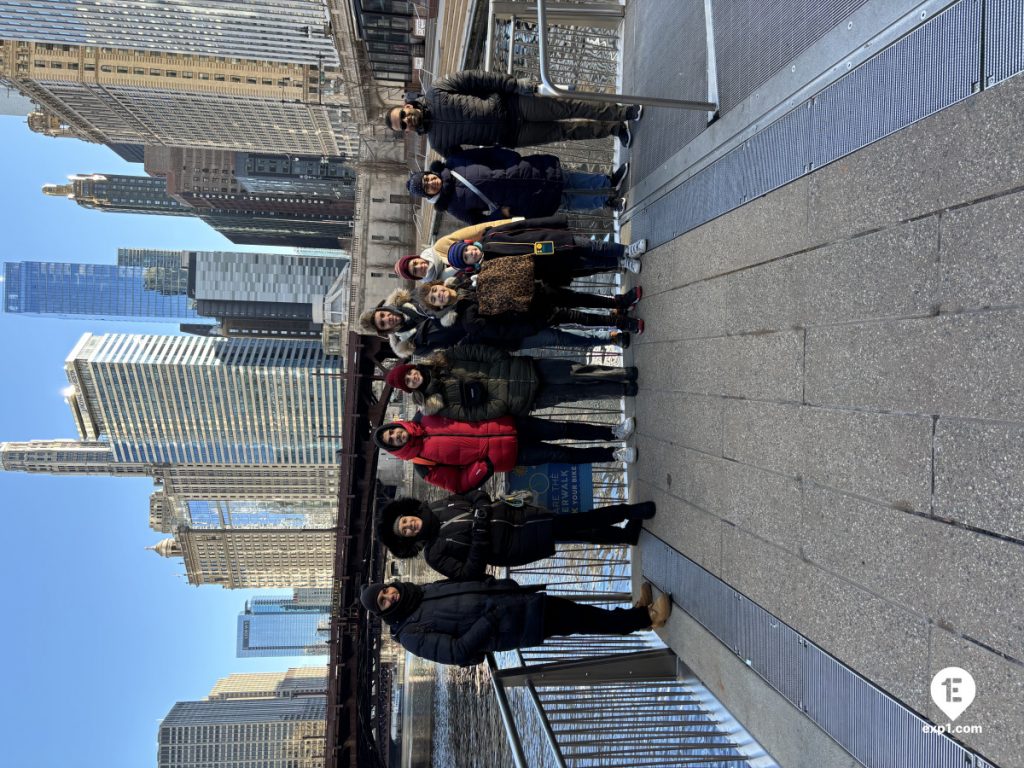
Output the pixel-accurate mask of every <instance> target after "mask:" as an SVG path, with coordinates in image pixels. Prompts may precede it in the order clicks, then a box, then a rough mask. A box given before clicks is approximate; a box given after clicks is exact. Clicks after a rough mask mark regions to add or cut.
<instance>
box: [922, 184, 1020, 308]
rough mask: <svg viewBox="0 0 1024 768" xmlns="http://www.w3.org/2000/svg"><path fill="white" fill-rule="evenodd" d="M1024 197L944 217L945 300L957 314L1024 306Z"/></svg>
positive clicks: (942, 267)
mask: <svg viewBox="0 0 1024 768" xmlns="http://www.w3.org/2000/svg"><path fill="white" fill-rule="evenodd" d="M1021 253H1024V192H1017V193H1015V194H1008V195H1005V196H1003V197H999V198H996V199H995V200H988V201H985V202H980V203H977V204H976V205H970V206H967V207H965V208H959V209H956V210H952V211H947V212H945V213H944V214H943V215H942V250H941V254H940V259H941V265H940V271H941V283H942V287H941V299H942V306H943V309H944V310H946V311H957V310H962V309H976V308H979V307H992V306H1007V305H1011V304H1021V303H1022V302H1024V259H1022V258H1021Z"/></svg>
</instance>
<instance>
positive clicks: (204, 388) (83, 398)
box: [64, 333, 344, 466]
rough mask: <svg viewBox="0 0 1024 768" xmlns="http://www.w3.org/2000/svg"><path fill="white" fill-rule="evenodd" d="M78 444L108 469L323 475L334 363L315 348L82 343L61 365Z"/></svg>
mask: <svg viewBox="0 0 1024 768" xmlns="http://www.w3.org/2000/svg"><path fill="white" fill-rule="evenodd" d="M64 368H65V373H66V374H67V376H68V382H69V383H70V384H71V387H72V394H71V396H69V398H68V403H69V406H70V407H71V410H72V415H73V416H74V418H75V420H76V426H77V427H78V431H79V434H80V436H81V437H82V439H86V440H103V441H105V442H107V443H109V445H110V446H111V448H112V450H113V452H114V456H115V459H116V461H120V462H131V463H146V464H160V463H166V464H250V465H311V464H312V465H330V466H333V465H334V464H335V462H336V458H335V452H336V451H338V450H339V449H340V448H341V432H342V413H343V406H342V394H343V390H344V385H343V381H342V376H341V373H342V371H341V361H340V360H339V359H338V358H334V357H328V356H327V355H326V354H325V353H324V351H323V349H322V347H321V345H320V344H319V343H318V342H312V341H309V342H307V341H290V340H279V339H240V338H233V339H217V338H207V337H196V336H157V335H143V334H120V333H117V334H106V335H103V336H96V335H93V334H89V333H87V334H85V335H84V336H83V337H82V338H81V339H80V340H79V342H78V344H77V345H76V346H75V348H74V349H73V350H72V351H71V354H70V355H69V356H68V358H67V360H66V361H65V364H64Z"/></svg>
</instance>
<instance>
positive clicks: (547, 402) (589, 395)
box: [533, 357, 636, 408]
mask: <svg viewBox="0 0 1024 768" xmlns="http://www.w3.org/2000/svg"><path fill="white" fill-rule="evenodd" d="M533 368H534V370H535V371H536V372H537V378H538V379H539V383H540V386H539V387H538V389H537V396H536V397H535V398H534V400H533V407H534V408H550V407H551V406H553V405H558V404H559V403H571V402H573V401H576V400H598V399H601V398H604V397H622V396H623V394H624V393H625V387H624V384H625V383H626V382H629V381H635V380H636V377H635V376H633V374H632V373H631V372H630V371H628V370H627V369H625V368H617V367H615V366H611V365H586V364H584V363H577V362H575V361H574V360H562V359H561V358H556V357H538V358H535V359H534V361H533Z"/></svg>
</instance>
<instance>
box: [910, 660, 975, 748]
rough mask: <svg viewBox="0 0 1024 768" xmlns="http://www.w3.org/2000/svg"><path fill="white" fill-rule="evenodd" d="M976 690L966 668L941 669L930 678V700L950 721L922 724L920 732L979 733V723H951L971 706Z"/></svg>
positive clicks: (940, 733)
mask: <svg viewBox="0 0 1024 768" xmlns="http://www.w3.org/2000/svg"><path fill="white" fill-rule="evenodd" d="M977 692H978V688H977V686H976V685H975V684H974V678H973V677H972V676H971V673H970V672H968V671H967V670H966V669H961V668H960V667H946V668H945V669H943V670H941V671H940V672H939V673H938V674H937V675H935V677H933V678H932V686H931V693H932V701H934V702H935V704H936V706H938V708H939V709H941V710H942V712H943V714H944V715H945V716H946V717H948V718H949V720H950V722H948V723H946V724H945V725H931V724H927V725H924V726H922V727H921V732H922V733H936V734H939V735H942V734H947V733H952V734H974V733H981V732H982V728H981V726H980V725H953V721H954V720H956V719H957V718H958V717H960V715H962V714H963V713H964V712H965V711H966V710H967V708H968V707H969V706H971V703H972V702H973V701H974V696H975V694H976V693H977Z"/></svg>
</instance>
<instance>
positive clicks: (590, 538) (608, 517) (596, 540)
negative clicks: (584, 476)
mask: <svg viewBox="0 0 1024 768" xmlns="http://www.w3.org/2000/svg"><path fill="white" fill-rule="evenodd" d="M633 507H634V505H633V504H611V505H609V506H607V507H599V508H597V509H591V510H590V511H588V512H573V513H572V514H571V515H555V519H554V521H553V524H552V533H554V536H555V541H557V542H561V543H568V542H578V543H584V544H634V543H636V542H635V539H636V535H634V534H633V533H632V532H631V531H629V530H627V529H625V528H618V527H616V525H615V524H616V523H621V522H622V521H623V520H625V519H627V518H628V517H629V512H630V510H632V509H633ZM638 533H639V532H637V535H638Z"/></svg>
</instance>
